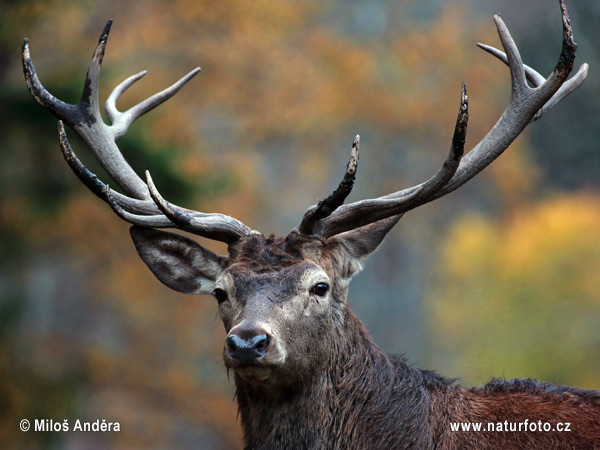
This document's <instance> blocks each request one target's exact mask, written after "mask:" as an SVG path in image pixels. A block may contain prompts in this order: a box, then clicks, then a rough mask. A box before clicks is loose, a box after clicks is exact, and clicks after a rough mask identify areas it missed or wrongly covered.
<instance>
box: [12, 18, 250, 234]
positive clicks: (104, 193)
mask: <svg viewBox="0 0 600 450" xmlns="http://www.w3.org/2000/svg"><path fill="white" fill-rule="evenodd" d="M111 25H112V20H109V21H108V22H107V24H106V26H105V27H104V30H103V32H102V35H101V36H100V39H99V40H98V45H97V46H96V49H95V51H94V55H93V57H92V61H91V63H90V65H89V68H88V71H87V73H86V78H85V83H84V87H83V93H82V95H81V100H80V101H79V103H77V104H76V105H72V104H68V103H65V102H63V101H61V100H58V99H57V98H55V97H54V96H52V95H51V94H50V93H49V92H48V91H47V90H46V89H45V88H44V86H43V85H42V84H41V82H40V80H39V79H38V77H37V74H36V72H35V68H34V66H33V62H32V60H31V56H30V52H29V41H28V40H27V39H25V40H24V42H23V70H24V72H25V79H26V82H27V85H28V87H29V90H30V92H31V94H32V95H33V97H34V98H35V99H36V100H37V101H38V103H40V104H41V105H42V106H43V107H44V108H46V109H47V110H49V111H50V112H51V113H52V114H54V115H55V116H56V117H58V118H59V119H60V120H59V124H58V129H59V142H60V146H61V150H62V152H63V156H64V157H65V160H66V161H67V163H68V164H69V166H70V167H71V169H72V170H73V172H74V173H75V174H76V175H77V177H78V178H79V179H80V180H81V181H82V182H83V183H84V184H85V185H86V186H87V187H88V188H89V189H90V190H91V191H92V192H93V193H94V194H95V195H97V196H98V197H100V198H101V199H103V200H104V201H106V202H108V203H109V204H110V206H111V207H112V209H113V210H114V211H115V213H117V215H118V216H119V217H121V218H123V219H124V220H126V221H128V222H130V223H132V224H135V225H141V226H146V227H156V228H182V229H185V230H187V231H190V232H192V233H195V234H198V235H200V236H204V237H207V238H210V239H215V240H219V241H222V242H225V243H228V244H231V243H233V242H235V241H237V240H238V239H240V238H241V237H242V236H244V235H245V234H248V233H250V232H252V230H250V228H248V227H247V226H246V225H244V224H243V223H241V222H239V221H238V220H236V219H233V218H231V217H229V216H225V215H223V214H204V213H201V212H197V211H192V210H189V209H185V208H179V207H175V206H173V205H170V204H168V205H169V207H168V208H165V204H167V203H166V202H165V201H164V200H163V201H159V200H157V199H158V198H159V197H160V195H158V196H157V195H154V199H153V197H152V196H151V195H150V190H149V187H148V186H147V185H146V183H145V182H144V181H143V180H142V179H141V178H140V177H139V176H138V175H137V174H136V173H135V171H134V170H133V169H132V168H131V166H129V164H128V163H127V161H126V160H125V158H124V156H123V154H122V153H121V151H120V150H119V148H118V146H117V144H116V141H117V140H118V139H119V138H120V137H122V136H123V135H124V134H125V132H126V131H127V129H128V128H129V126H130V125H131V124H132V123H133V122H134V121H135V120H136V119H137V118H138V117H140V116H141V115H143V114H145V113H147V112H148V111H150V110H152V109H153V108H155V107H157V106H158V105H160V104H161V103H163V102H164V101H166V100H168V99H169V98H171V97H172V96H173V95H175V94H176V93H177V92H178V91H179V90H180V89H181V88H182V87H183V86H184V85H185V84H186V83H187V82H188V81H189V80H191V79H192V78H193V77H194V76H195V75H196V74H197V73H198V72H199V71H200V69H199V68H196V69H194V70H192V71H191V72H189V73H188V74H187V75H185V76H183V77H182V78H181V79H179V80H178V81H177V82H175V83H174V84H173V85H171V86H169V87H168V88H167V89H164V90H163V91H161V92H158V93H156V94H154V95H152V96H151V97H149V98H147V99H146V100H143V101H142V102H140V103H138V104H137V105H135V106H133V107H131V108H129V109H128V110H127V111H125V112H120V111H119V110H118V109H117V106H116V102H117V100H118V99H119V97H120V96H121V95H122V94H123V92H125V91H126V90H127V89H128V88H129V87H131V86H132V85H133V84H134V83H135V82H136V81H138V80H139V79H140V78H142V77H143V76H144V75H145V73H146V72H145V71H144V72H140V73H138V74H136V75H133V76H131V77H129V78H127V79H126V80H125V81H123V82H121V83H120V84H119V85H118V86H117V87H116V88H115V89H114V90H113V91H112V93H111V94H110V96H109V97H108V100H107V102H106V115H107V117H108V119H109V121H110V125H107V124H106V123H104V121H103V120H102V115H101V113H100V107H99V100H98V99H99V97H98V82H99V79H100V68H101V65H102V60H103V58H104V52H105V49H106V43H107V40H108V34H109V32H110V28H111ZM63 122H64V123H66V124H67V125H69V126H70V127H71V128H73V129H74V130H75V131H76V132H77V134H78V135H79V136H80V137H81V138H82V139H83V140H84V142H85V143H86V144H87V146H88V147H89V148H90V150H91V151H92V153H93V154H94V156H95V157H96V159H97V160H98V162H99V163H100V165H101V166H102V167H103V168H104V169H105V170H106V172H107V173H108V175H109V177H110V178H111V179H112V180H113V181H114V182H115V183H116V184H117V185H118V186H119V187H120V188H121V189H123V191H125V194H126V195H123V194H120V193H118V192H116V191H114V190H112V189H111V188H110V187H109V186H108V185H107V184H105V183H103V182H102V181H100V179H99V178H98V177H97V176H96V175H95V174H93V173H92V172H91V171H90V170H88V169H87V168H86V167H85V165H84V164H83V163H82V162H81V161H80V160H79V158H77V156H76V155H75V153H74V152H73V149H72V148H71V145H70V144H69V141H68V139H67V135H66V132H65V128H64V125H63ZM152 189H153V193H155V192H156V188H154V185H152ZM160 198H162V197H160ZM165 211H167V214H166V213H165ZM182 217H183V219H182ZM171 218H174V220H171Z"/></svg>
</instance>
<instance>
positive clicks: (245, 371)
mask: <svg viewBox="0 0 600 450" xmlns="http://www.w3.org/2000/svg"><path fill="white" fill-rule="evenodd" d="M233 370H234V371H235V373H236V374H238V375H239V376H240V378H242V379H243V380H244V381H248V382H255V383H256V382H264V381H267V380H268V379H269V377H270V376H271V368H270V367H268V366H263V365H261V366H258V365H251V364H247V365H240V366H235V367H234V368H233Z"/></svg>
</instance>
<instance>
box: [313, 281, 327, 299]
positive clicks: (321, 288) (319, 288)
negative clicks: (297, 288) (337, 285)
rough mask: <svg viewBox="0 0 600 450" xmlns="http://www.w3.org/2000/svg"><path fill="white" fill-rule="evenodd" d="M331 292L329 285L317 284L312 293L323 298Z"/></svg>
mask: <svg viewBox="0 0 600 450" xmlns="http://www.w3.org/2000/svg"><path fill="white" fill-rule="evenodd" d="M327 291H329V285H328V284H327V283H317V284H315V285H314V286H313V287H312V289H311V290H310V292H311V293H312V294H315V295H318V296H319V297H323V296H324V295H325V294H327Z"/></svg>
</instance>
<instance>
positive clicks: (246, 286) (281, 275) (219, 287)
mask: <svg viewBox="0 0 600 450" xmlns="http://www.w3.org/2000/svg"><path fill="white" fill-rule="evenodd" d="M265 269H271V270H266V271H264V272H263V271H261V270H260V268H259V270H258V271H254V270H252V269H249V268H248V266H247V265H246V264H243V263H237V264H234V265H232V266H231V267H229V268H228V269H226V270H225V271H224V272H223V274H222V275H221V276H220V277H219V278H218V279H217V280H216V283H215V291H214V292H215V296H216V297H217V300H218V301H219V314H220V317H221V319H222V321H223V324H224V325H225V330H226V331H227V338H226V339H225V344H224V347H223V360H224V362H225V365H226V366H227V367H228V368H233V369H234V370H235V373H236V374H237V375H239V376H240V377H241V378H242V379H244V380H246V381H250V382H259V383H260V382H263V383H264V382H268V383H277V384H287V383H292V382H294V381H296V380H295V379H296V378H297V376H298V375H299V374H303V373H305V372H307V371H308V370H310V368H312V367H314V366H315V365H316V364H318V362H319V361H324V360H325V359H326V356H327V346H326V345H325V342H327V341H329V340H330V339H329V336H330V334H331V328H332V327H331V319H332V314H331V307H332V301H333V298H332V295H331V291H330V283H331V281H330V276H329V275H328V274H327V272H326V271H325V270H324V269H323V268H322V267H321V266H319V265H318V264H315V263H313V262H311V261H306V260H301V261H298V262H295V263H292V264H291V265H290V266H284V267H277V268H276V270H272V268H265Z"/></svg>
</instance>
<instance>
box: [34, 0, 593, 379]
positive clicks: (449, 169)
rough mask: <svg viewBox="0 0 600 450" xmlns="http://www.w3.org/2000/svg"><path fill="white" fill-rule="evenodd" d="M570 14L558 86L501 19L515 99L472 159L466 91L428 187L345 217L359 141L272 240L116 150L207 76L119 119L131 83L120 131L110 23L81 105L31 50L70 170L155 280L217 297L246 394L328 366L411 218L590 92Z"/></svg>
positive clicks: (364, 203)
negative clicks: (101, 96) (123, 224)
mask: <svg viewBox="0 0 600 450" xmlns="http://www.w3.org/2000/svg"><path fill="white" fill-rule="evenodd" d="M561 10H562V21H563V46H562V52H561V55H560V58H559V60H558V63H557V65H556V67H555V69H554V71H553V72H552V73H551V74H550V76H549V77H548V78H547V79H545V78H544V77H542V76H541V75H540V74H539V73H537V72H536V71H535V70H533V69H532V68H530V67H528V66H526V65H524V64H523V63H522V61H521V58H520V55H519V51H518V49H517V47H516V45H515V43H514V41H513V39H512V37H511V36H510V34H509V32H508V29H507V28H506V26H505V24H504V22H503V21H502V20H501V19H500V18H499V17H498V16H496V17H495V18H494V20H495V22H496V26H497V29H498V33H499V36H500V40H501V42H502V45H503V47H504V52H501V51H499V50H496V49H494V48H492V47H489V46H485V45H482V44H479V45H480V47H481V48H483V49H484V50H486V51H488V52H489V53H491V54H492V55H494V56H496V57H497V58H499V59H500V60H501V61H503V62H504V63H506V64H507V65H508V67H509V70H510V75H511V83H512V95H511V98H510V101H509V103H508V106H507V108H506V110H505V111H504V113H503V114H502V116H501V117H500V119H499V120H498V122H497V123H496V124H495V125H494V127H493V128H492V129H491V130H490V131H489V133H488V134H487V135H486V136H485V137H484V138H483V139H482V140H481V142H479V143H478V144H477V145H475V147H474V148H473V149H472V150H470V151H469V152H468V153H467V154H466V156H465V157H463V153H464V144H465V137H466V131H467V120H468V101H467V91H466V86H465V84H463V87H462V95H461V101H460V107H459V113H458V118H457V121H456V127H455V130H454V137H453V139H452V144H451V148H450V152H449V155H448V157H447V158H446V159H445V161H444V162H443V164H442V166H441V168H440V169H439V170H438V171H437V173H435V174H434V175H433V176H432V177H431V178H430V179H429V180H427V181H425V182H423V183H421V184H419V185H416V186H413V187H409V188H406V189H403V190H400V191H397V192H394V193H391V194H387V195H384V196H382V197H379V198H374V199H367V200H361V201H357V202H355V203H351V204H346V205H344V204H343V203H344V200H345V198H346V197H347V195H348V194H349V193H350V190H351V189H352V185H353V183H354V179H355V176H356V169H357V164H358V151H359V137H358V136H356V138H355V139H354V142H353V145H352V151H351V157H350V160H349V163H348V166H347V169H346V173H345V175H344V178H343V180H342V181H341V183H340V184H339V186H338V188H337V189H336V190H335V191H334V192H333V193H332V194H331V195H329V196H328V197H326V198H325V199H324V200H322V201H320V202H318V203H317V204H316V205H314V206H312V207H310V208H309V209H308V211H307V212H306V213H305V215H304V217H303V218H302V220H301V222H300V224H299V225H298V227H297V228H295V229H294V230H292V231H291V232H290V233H289V234H288V235H287V236H286V237H268V238H267V237H265V236H263V235H262V234H261V233H259V232H258V231H255V230H252V229H251V228H250V227H248V226H246V225H244V224H243V223H242V222H240V221H239V220H237V219H234V218H232V217H229V216H226V215H223V214H217V213H203V212H198V211H192V210H189V209H186V208H182V207H179V206H176V205H173V204H171V203H169V202H168V201H167V200H165V199H164V198H163V197H162V196H161V195H160V193H159V192H158V190H157V188H156V186H155V185H154V183H153V181H152V178H151V176H150V174H149V173H148V172H146V180H145V181H143V180H142V179H141V178H140V177H139V176H138V175H137V174H136V173H135V172H134V171H133V169H132V168H131V167H130V166H129V165H128V163H127V162H126V160H125V158H124V157H123V155H122V154H121V152H120V150H119V148H118V147H117V144H116V141H117V140H118V139H119V138H120V137H121V136H123V135H124V134H125V132H126V131H127V129H128V127H129V126H130V125H131V124H132V123H133V121H134V120H135V119H137V118H138V117H140V116H141V115H143V114H144V113H146V112H148V111H149V110H151V109H153V108H154V107H156V106H158V105H159V104H160V103H162V102H163V101H165V100H167V99H168V98H170V97H171V96H173V95H174V94H175V93H176V92H177V91H179V89H181V88H182V86H183V85H184V84H185V83H187V82H188V81H189V80H190V79H191V78H192V77H194V76H195V75H196V74H197V73H198V72H199V70H200V69H194V70H193V71H191V72H190V73H189V74H187V75H186V76H184V77H183V78H182V79H180V80H179V81H178V82H177V83H175V84H173V85H172V86H171V87H169V88H167V89H165V90H164V91H162V92H160V93H158V94H155V95H154V96H152V97H150V98H148V99H147V100H145V101H143V102H141V103H139V104H138V105H136V106H134V107H132V108H130V109H129V110H127V111H125V112H120V111H119V110H118V109H117V107H116V102H117V100H118V98H119V96H120V95H121V94H122V93H123V92H124V91H125V90H126V89H128V88H129V87H130V86H131V85H132V84H134V83H135V82H136V81H137V80H139V79H140V78H141V77H142V76H143V75H144V74H145V72H141V73H139V74H137V75H134V76H132V77H130V78H128V79H126V80H125V81H123V82H122V83H121V84H119V85H118V86H117V87H116V88H115V89H114V90H113V92H112V93H111V94H110V96H109V98H108V100H107V102H106V116H107V118H108V120H109V122H110V123H109V124H106V123H105V122H104V121H103V119H102V116H101V113H100V108H99V101H98V80H99V75H100V65H101V62H102V59H103V56H104V50H105V47H106V42H107V38H108V33H109V30H110V27H111V21H109V22H108V24H107V25H106V27H105V29H104V32H103V33H102V35H101V37H100V40H99V43H98V46H97V47H96V50H95V52H94V56H93V58H92V62H91V65H90V67H89V70H88V73H87V76H86V80H85V85H84V90H83V95H82V98H81V101H80V102H79V103H77V104H68V103H64V102H62V101H61V100H58V99H57V98H55V97H53V96H52V95H51V94H50V93H49V92H48V91H47V90H46V89H45V88H44V87H43V86H42V84H41V83H40V81H39V79H38V77H37V75H36V72H35V69H34V66H33V63H32V61H31V58H30V52H29V47H28V41H27V39H26V40H25V42H24V45H23V67H24V71H25V77H26V81H27V84H28V87H29V90H30V91H31V93H32V95H33V96H34V98H35V99H36V100H37V101H38V102H39V103H40V104H41V105H42V106H43V107H45V108H46V109H48V110H49V111H50V112H51V113H52V114H54V115H55V116H56V117H58V118H59V119H60V121H59V125H58V128H59V141H60V146H61V149H62V151H63V155H64V157H65V159H66V161H67V163H68V164H69V166H70V167H71V169H72V170H73V171H74V172H75V174H76V175H77V176H78V177H79V178H80V180H81V181H82V182H83V183H84V184H85V185H86V186H87V187H88V188H89V189H90V190H91V191H92V192H93V193H95V194H96V195H97V196H98V197H100V198H101V199H102V200H104V201H106V202H107V203H108V204H109V205H110V206H111V207H112V209H113V210H114V212H115V213H116V214H118V215H119V216H120V217H121V218H123V219H124V220H126V221H127V222H129V223H131V224H133V225H134V226H133V227H132V228H131V236H132V238H133V242H134V244H135V247H136V249H137V251H138V253H139V255H140V256H141V258H142V260H143V261H144V262H145V263H146V264H147V265H148V267H149V268H150V270H151V271H152V272H153V273H154V274H155V275H156V277H157V278H158V279H159V280H160V281H161V282H162V283H164V284H165V285H167V286H168V287H170V288H172V289H174V290H176V291H179V292H184V293H189V294H212V295H214V297H215V298H216V301H217V302H218V305H219V306H218V307H219V314H220V317H221V320H222V321H223V324H224V326H225V329H226V331H227V338H226V340H225V343H224V346H223V359H224V362H225V365H226V366H227V367H228V368H231V369H233V370H234V371H235V373H236V375H237V376H239V379H240V380H243V381H245V382H249V383H251V384H254V385H260V386H265V387H275V386H286V385H289V384H292V383H295V382H296V381H298V380H301V379H306V377H309V376H310V375H311V374H312V373H315V372H318V371H319V368H320V367H322V366H323V365H324V364H327V363H328V360H329V359H330V358H331V354H332V349H333V348H335V347H336V345H340V339H339V336H341V335H343V334H344V333H345V330H346V329H347V327H348V321H349V317H350V315H351V312H350V309H349V306H348V304H347V292H348V284H349V282H350V280H351V278H352V277H353V275H354V274H356V273H357V272H358V271H359V270H360V269H361V267H362V264H363V262H364V260H365V258H366V257H367V256H368V255H369V254H370V253H371V252H373V251H374V250H375V249H376V248H377V247H378V245H379V244H380V243H381V241H382V240H383V238H384V237H385V235H386V234H387V233H388V231H389V230H390V229H391V228H392V227H393V226H394V225H395V224H396V223H397V222H398V220H399V219H400V218H401V217H402V215H403V214H404V213H406V212H407V211H410V210H411V209H414V208H417V207H418V206H420V205H423V204H425V203H427V202H430V201H432V200H435V199H437V198H439V197H442V196H444V195H446V194H448V193H450V192H452V191H453V190H454V189H456V188H458V187H459V186H461V185H462V184H464V183H466V182H467V181H468V180H470V179H471V178H473V177H474V176H475V175H476V174H477V173H479V172H481V171H482V170H483V169H484V168H485V167H486V166H487V165H488V164H490V163H491V162H492V161H493V160H494V159H495V158H497V157H498V156H499V155H500V154H501V153H502V152H503V151H504V150H505V149H506V148H507V147H508V146H509V145H510V144H511V143H512V142H513V141H514V139H515V138H516V137H517V136H518V135H519V134H520V133H521V131H523V129H524V128H525V127H526V126H527V125H528V124H529V123H530V122H532V121H534V120H536V119H538V118H540V117H541V116H542V115H543V114H544V113H545V112H547V111H548V110H549V109H551V108H552V107H553V106H555V105H556V104H557V103H558V102H559V101H560V100H561V99H562V98H564V97H565V96H567V95H568V94H569V93H570V92H572V91H573V90H575V89H576V88H577V87H578V86H579V85H580V84H581V83H582V82H583V80H584V79H585V77H586V74H587V65H586V64H584V65H582V66H581V68H580V69H579V71H578V72H577V74H576V75H575V76H574V77H572V78H571V79H570V80H567V77H568V75H569V74H570V72H571V69H572V67H573V60H574V57H575V49H576V44H575V43H574V41H573V37H572V32H571V26H570V23H569V17H568V13H567V10H566V8H565V7H564V4H563V3H562V1H561ZM528 81H529V83H531V85H532V86H531V87H530V86H529V84H528ZM63 122H64V123H66V124H67V125H69V126H70V127H71V128H73V130H74V131H75V132H76V133H77V134H78V135H79V136H81V138H82V139H83V140H84V142H85V143H86V144H87V146H88V147H89V148H90V150H91V151H92V153H93V154H94V156H95V157H96V158H97V159H98V161H99V163H100V164H101V165H102V167H103V168H104V169H105V170H106V172H107V173H108V175H109V176H110V178H111V179H112V180H113V181H114V183H115V184H116V185H117V186H118V187H119V188H120V189H121V190H122V192H123V193H119V192H117V191H115V190H113V189H112V188H110V187H109V186H108V185H107V184H104V183H103V182H101V181H100V180H99V179H98V178H97V177H96V176H95V175H94V174H93V173H91V172H90V171H89V170H88V169H87V168H86V167H85V166H84V165H83V164H82V163H81V162H80V160H79V159H78V158H77V156H76V155H75V153H74V152H73V150H72V148H71V146H70V144H69V142H68V140H67V136H66V133H65V129H64V126H63ZM156 228H177V229H179V230H182V231H186V232H189V233H192V234H196V235H199V236H201V237H204V238H208V239H213V240H217V241H221V242H224V243H226V244H227V246H228V254H227V255H217V254H215V253H213V252H211V251H209V250H207V249H206V248H204V247H202V246H201V245H200V244H198V243H196V242H195V241H193V240H191V239H189V238H187V237H184V236H182V235H179V234H173V233H167V232H164V231H158V230H156ZM240 382H241V381H240Z"/></svg>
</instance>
